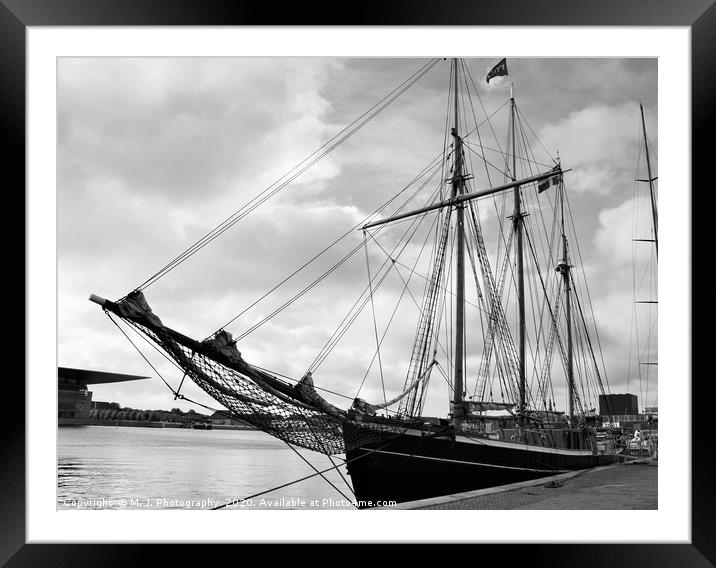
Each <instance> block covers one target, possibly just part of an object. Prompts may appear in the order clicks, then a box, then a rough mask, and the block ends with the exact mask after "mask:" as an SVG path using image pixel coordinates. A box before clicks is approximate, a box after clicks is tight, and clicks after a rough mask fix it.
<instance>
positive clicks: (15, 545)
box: [0, 0, 716, 567]
mask: <svg viewBox="0 0 716 568" xmlns="http://www.w3.org/2000/svg"><path fill="white" fill-rule="evenodd" d="M713 2H714V0H682V1H679V2H677V1H671V2H669V1H667V0H630V1H628V2H624V1H623V0H601V1H600V0H571V1H570V0H530V1H519V0H511V1H510V0H488V1H477V0H474V1H472V2H470V1H467V0H463V1H458V0H455V1H452V2H447V1H431V0H411V1H407V0H404V1H402V2H401V1H400V0H383V1H381V2H362V3H355V4H345V5H342V6H341V5H339V4H336V3H330V4H329V3H316V2H314V3H311V4H305V3H293V4H288V3H286V4H282V5H281V7H280V8H278V5H274V4H269V3H247V2H238V1H237V2H231V1H229V0H203V1H201V2H199V1H193V2H192V1H191V0H154V1H153V2H147V1H146V0H122V1H119V0H65V1H62V2H60V1H57V0H55V1H52V0H0V74H2V89H0V116H1V117H2V122H1V124H2V125H3V137H4V142H5V151H4V152H3V154H4V155H3V162H4V165H5V168H4V169H5V172H6V173H9V172H12V174H14V175H13V176H12V178H9V179H12V180H13V181H12V182H9V181H6V183H7V184H8V185H6V192H8V193H13V194H16V195H17V194H22V193H21V192H20V187H23V188H24V187H25V169H24V163H25V161H24V155H25V95H26V92H25V90H26V88H25V57H26V53H25V34H26V30H27V28H28V27H30V26H119V25H123V26H175V25H183V26H188V25H252V26H254V25H258V26H260V25H267V24H271V25H309V24H311V25H331V26H340V25H417V26H432V25H510V26H514V25H518V26H520V25H525V26H526V25H561V26H624V25H629V26H685V27H689V28H690V29H691V50H692V51H691V56H692V61H691V65H692V68H691V71H692V75H691V76H692V85H691V88H692V164H693V166H692V167H693V169H692V172H693V175H692V180H693V187H694V188H697V187H700V188H702V190H703V191H704V192H707V191H710V188H711V187H712V186H713V182H712V181H710V178H707V176H706V168H707V164H709V159H708V158H707V156H706V152H707V151H708V148H709V147H710V143H709V140H710V137H709V134H708V133H709V132H711V131H712V126H713V114H714V111H713V104H712V101H713V99H714V97H713V95H712V93H714V92H716V85H715V81H714V75H715V74H714V65H713V63H712V57H713V55H714V49H713V45H714V44H715V43H716V42H715V41H714V38H715V37H716V7H714V5H713ZM7 179H8V178H6V180H7ZM684 191H690V188H684ZM23 207H24V205H23ZM694 225H696V224H695V223H694ZM694 246H696V241H695V240H694ZM18 272H19V270H18ZM680 277H683V278H688V279H689V281H691V274H687V275H681V276H680ZM26 284H27V283H26ZM695 292H696V291H694V297H698V296H697V295H696V293H695ZM706 297H708V296H706ZM30 301H31V298H28V297H27V296H25V305H26V306H27V303H28V302H30ZM706 335H707V336H708V335H709V334H706ZM699 337H701V338H703V339H701V341H705V340H707V339H706V338H705V337H704V334H702V335H701V336H698V335H696V334H693V339H694V340H695V346H696V348H697V350H698V348H699V347H701V348H702V349H708V348H707V347H706V346H705V345H701V344H700V343H699ZM688 367H689V368H691V367H692V364H691V362H689V364H688ZM23 374H24V370H23ZM16 377H17V375H15V377H14V379H13V378H12V377H10V376H6V377H5V379H6V385H9V383H10V382H11V379H13V380H14V383H15V387H14V388H15V389H17V390H16V391H15V392H14V393H13V394H12V399H11V400H12V401H13V403H12V405H7V409H8V410H9V411H10V412H9V415H6V423H5V428H4V436H3V443H2V454H1V455H2V461H0V464H2V465H1V466H0V470H1V472H2V473H1V474H0V475H1V476H2V477H1V481H0V492H1V493H2V500H1V502H2V505H1V506H2V518H1V520H0V561H1V562H3V563H6V565H7V566H13V567H14V566H78V565H102V566H115V565H116V566H127V565H130V564H132V563H136V562H139V563H143V560H145V559H148V558H149V554H150V551H149V549H150V548H152V546H151V545H129V544H108V545H69V544H62V545H58V544H42V545H40V544H26V538H25V520H26V517H25V489H26V488H25V415H24V388H23V386H22V384H19V383H18V381H17V380H16ZM702 378H705V379H707V380H701V381H693V382H692V381H691V377H681V378H680V380H683V382H684V384H685V385H688V384H689V383H691V388H692V391H691V392H692V423H691V424H687V423H685V424H684V429H685V430H687V429H691V433H692V451H691V455H692V459H693V461H692V540H691V544H596V543H590V544H584V545H572V544H570V545H555V544H546V545H520V546H515V545H489V546H488V547H489V549H490V552H492V553H494V554H495V555H496V556H497V558H498V559H501V561H502V562H503V563H505V564H507V565H517V564H519V565H523V564H524V565H527V564H529V565H531V566H547V565H549V566H582V567H584V566H600V567H604V566H630V567H631V566H680V567H685V566H710V565H713V563H714V562H716V539H714V537H713V535H714V533H716V530H714V527H716V518H715V517H716V516H715V514H714V512H715V511H716V490H715V489H714V485H715V484H713V483H712V479H713V478H714V475H713V473H712V468H711V465H712V463H711V462H712V461H713V460H712V459H711V457H712V455H713V453H714V450H713V446H714V444H713V441H712V440H711V438H712V436H711V434H710V433H711V432H712V431H713V428H712V426H711V424H710V420H709V412H711V411H712V410H711V409H712V407H713V404H712V403H711V402H710V401H711V400H712V397H711V396H710V394H711V393H710V388H711V387H710V383H712V382H713V381H712V380H711V379H710V377H702ZM48 384H51V380H50V378H48ZM7 388H11V387H9V386H8V387H7ZM9 392H12V391H11V390H10V391H9ZM8 396H9V395H8ZM517 513H518V512H517ZM78 538H81V535H78ZM317 540H319V541H320V535H317ZM370 546H373V545H359V544H353V545H348V547H349V550H346V547H345V546H344V547H341V549H336V548H335V547H329V548H330V550H326V551H325V552H324V551H322V554H325V555H326V558H327V559H329V560H330V561H336V562H340V563H342V564H346V563H349V564H353V563H355V564H358V563H361V564H363V563H364V562H365V561H370V562H373V561H380V562H382V563H385V562H393V561H399V560H398V555H400V560H403V561H404V554H405V552H404V551H395V550H389V551H386V549H385V547H381V550H380V551H375V552H373V551H371V550H369V549H368V550H366V547H370ZM488 547H484V548H488ZM187 548H188V547H186V546H182V547H164V548H163V549H162V550H161V551H158V552H159V554H160V555H161V561H162V562H167V561H170V562H173V561H175V560H177V559H179V560H182V561H183V562H188V561H192V556H194V555H195V554H197V556H196V560H197V561H204V562H205V561H211V560H210V558H211V557H212V555H213V554H214V553H213V552H207V551H205V550H204V551H198V552H197V551H191V552H190V551H189V550H187ZM350 548H355V549H356V551H355V552H353V551H351V550H350ZM358 548H360V551H359V552H358V551H357V549H358ZM294 549H295V547H294V546H287V547H281V550H278V549H276V548H274V549H272V551H271V557H272V563H273V561H279V562H281V561H291V562H295V561H297V560H296V559H297V556H296V554H305V553H304V552H296V551H295V550H294ZM455 552H457V553H458V554H459V555H460V557H462V556H463V554H465V555H467V554H470V555H474V554H476V552H475V551H472V550H464V551H463V549H462V548H460V549H458V551H451V552H450V555H451V557H452V558H453V559H457V558H458V557H457V556H453V555H454V554H455ZM229 554H233V553H232V552H230V553H229ZM374 554H375V556H374ZM480 554H482V552H480ZM483 558H484V557H483ZM351 559H352V560H351ZM467 559H468V558H466V560H467ZM237 561H239V560H238V559H237ZM471 561H475V557H473V558H472V559H471Z"/></svg>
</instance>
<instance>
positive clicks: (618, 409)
mask: <svg viewBox="0 0 716 568" xmlns="http://www.w3.org/2000/svg"><path fill="white" fill-rule="evenodd" d="M599 414H601V415H602V416H609V415H610V414H611V415H613V416H614V417H617V416H623V415H625V414H639V405H638V400H637V397H636V395H635V394H629V393H625V394H600V395H599Z"/></svg>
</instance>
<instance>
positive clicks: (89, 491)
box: [57, 426, 354, 509]
mask: <svg viewBox="0 0 716 568" xmlns="http://www.w3.org/2000/svg"><path fill="white" fill-rule="evenodd" d="M299 451H300V452H301V455H300V456H299V455H297V454H296V453H295V452H294V451H293V450H292V449H291V448H290V447H289V446H287V445H286V444H285V443H283V442H281V441H280V440H277V439H275V438H272V437H271V436H269V435H267V434H265V433H263V432H260V431H256V430H198V429H197V430H194V429H188V428H134V427H116V426H75V427H61V428H59V430H58V440H57V508H58V509H210V508H213V507H216V506H217V505H223V504H226V503H229V506H227V507H226V509H353V508H354V506H353V504H352V499H353V494H352V493H351V490H350V489H349V486H348V484H350V477H348V476H347V474H346V468H345V466H341V467H340V468H339V470H338V471H340V474H342V475H343V478H341V475H340V474H339V473H338V471H336V470H333V471H329V472H327V473H325V474H324V475H325V477H326V478H327V479H328V480H329V481H330V482H331V483H333V485H335V488H334V487H331V485H330V484H329V483H328V482H327V481H326V480H324V479H323V478H322V477H321V476H320V475H314V476H313V477H311V478H309V479H306V480H304V481H300V482H298V483H294V484H292V485H288V486H286V487H283V488H280V489H276V490H273V491H270V492H266V491H267V490H269V489H272V488H274V487H278V486H280V485H284V484H288V483H290V482H292V481H294V480H296V479H299V478H302V477H307V476H310V475H313V474H315V470H314V469H312V468H311V466H310V465H308V464H307V463H306V462H305V461H304V460H303V459H302V458H301V456H303V457H305V458H306V459H307V460H309V461H310V462H311V464H313V465H314V466H315V467H316V469H318V470H319V471H322V470H325V469H328V468H331V467H333V464H332V463H331V461H330V460H329V458H328V457H327V456H325V455H322V454H317V453H315V452H310V451H307V450H299ZM333 462H334V463H335V465H338V464H339V463H341V460H339V459H337V458H335V457H334V458H333ZM336 488H337V489H336ZM339 490H340V493H339ZM263 492H266V493H263ZM259 493H263V494H262V495H258V496H255V497H252V496H254V495H256V494H259ZM341 493H342V494H341ZM248 497H252V498H251V499H246V498H248ZM244 499H246V500H244Z"/></svg>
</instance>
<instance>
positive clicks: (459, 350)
mask: <svg viewBox="0 0 716 568" xmlns="http://www.w3.org/2000/svg"><path fill="white" fill-rule="evenodd" d="M453 65H454V66H455V75H454V81H455V84H454V89H455V127H454V128H453V129H452V132H451V134H452V135H453V136H454V137H455V171H454V172H453V179H452V195H453V198H455V197H457V196H458V195H459V194H460V193H461V189H462V187H461V186H462V175H461V174H462V139H461V138H460V136H459V135H458V132H459V131H458V125H459V106H458V77H457V75H458V60H457V59H453ZM456 209H457V227H456V233H457V234H456V237H455V238H456V239H457V267H456V268H457V275H456V281H457V284H456V285H457V290H456V294H455V303H456V306H455V382H454V392H453V403H454V404H453V420H454V426H455V429H456V430H459V429H460V427H461V425H462V415H463V400H462V399H463V394H462V391H463V389H464V386H463V385H464V377H463V375H464V369H463V360H464V358H465V226H464V222H465V205H464V204H463V203H458V204H457V205H456Z"/></svg>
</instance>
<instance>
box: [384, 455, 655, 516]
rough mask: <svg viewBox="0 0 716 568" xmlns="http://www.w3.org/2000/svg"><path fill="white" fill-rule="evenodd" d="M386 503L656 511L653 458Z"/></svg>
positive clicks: (406, 506) (444, 507)
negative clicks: (443, 494)
mask: <svg viewBox="0 0 716 568" xmlns="http://www.w3.org/2000/svg"><path fill="white" fill-rule="evenodd" d="M385 508H388V507H385ZM389 508H390V509H433V510H483V509H485V510H509V509H538V510H559V509H571V510H574V509H577V510H578V509H583V510H584V509H586V510H593V509H609V510H618V509H622V510H623V509H640V510H649V509H653V510H656V509H657V508H658V462H657V461H655V460H650V459H644V460H635V461H632V462H626V463H622V464H616V465H609V466H604V467H597V468H593V469H586V470H579V471H572V472H569V473H563V474H559V475H554V476H550V477H543V478H540V479H533V480H530V481H523V482H520V483H513V484H511V485H502V486H500V487H490V488H488V489H479V490H476V491H467V492H465V493H456V494H454V495H445V496H442V497H433V498H430V499H421V500H419V501H410V502H407V503H398V504H397V505H394V506H392V507H389Z"/></svg>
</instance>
